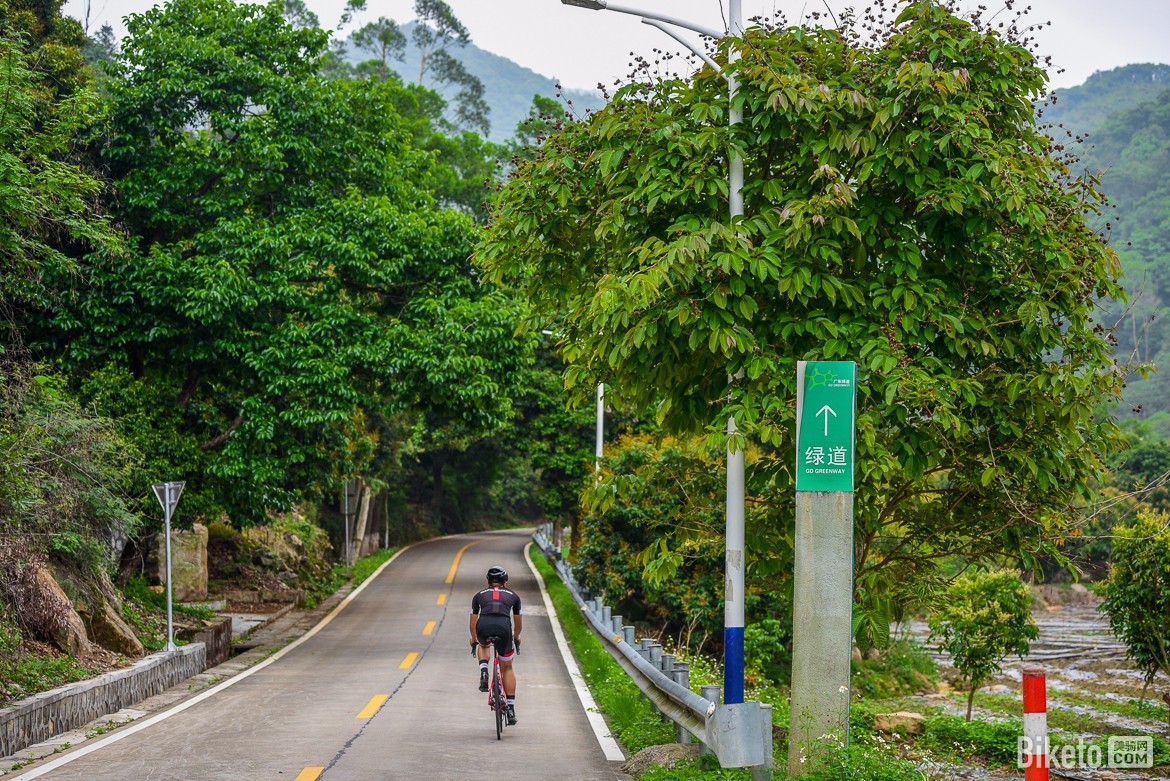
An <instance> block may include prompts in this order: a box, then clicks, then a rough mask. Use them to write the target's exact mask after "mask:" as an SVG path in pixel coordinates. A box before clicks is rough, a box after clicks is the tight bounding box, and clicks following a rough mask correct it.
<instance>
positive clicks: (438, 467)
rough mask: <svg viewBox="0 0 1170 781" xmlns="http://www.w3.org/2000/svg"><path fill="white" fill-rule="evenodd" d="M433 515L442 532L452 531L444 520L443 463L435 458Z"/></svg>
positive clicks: (432, 476)
mask: <svg viewBox="0 0 1170 781" xmlns="http://www.w3.org/2000/svg"><path fill="white" fill-rule="evenodd" d="M431 515H433V516H434V518H435V523H436V524H438V527H439V530H440V531H442V532H443V533H444V534H446V533H449V532H450V531H451V530H450V529H448V528H447V524H446V523H445V522H444V520H443V462H442V461H440V460H439V459H438V458H437V457H435V456H432V457H431Z"/></svg>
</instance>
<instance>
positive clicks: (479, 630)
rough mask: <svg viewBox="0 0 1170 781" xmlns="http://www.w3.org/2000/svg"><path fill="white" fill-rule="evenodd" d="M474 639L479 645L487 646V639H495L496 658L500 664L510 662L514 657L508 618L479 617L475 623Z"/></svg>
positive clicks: (514, 649)
mask: <svg viewBox="0 0 1170 781" xmlns="http://www.w3.org/2000/svg"><path fill="white" fill-rule="evenodd" d="M475 637H476V639H477V640H479V644H480V645H489V643H488V638H489V637H494V638H496V641H495V643H494V645H495V646H496V656H497V657H499V659H500V661H501V662H510V661H512V657H513V656H515V655H516V646H515V645H514V644H513V643H512V619H510V618H508V616H493V615H487V616H480V617H479V620H478V621H477V622H476V623H475Z"/></svg>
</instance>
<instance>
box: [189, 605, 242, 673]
mask: <svg viewBox="0 0 1170 781" xmlns="http://www.w3.org/2000/svg"><path fill="white" fill-rule="evenodd" d="M182 638H183V639H184V640H187V641H189V642H192V643H203V645H204V646H205V647H206V648H207V666H208V667H215V666H217V665H221V664H223V663H224V662H226V661H227V660H228V659H231V658H232V619H231V618H230V617H229V618H221V619H219V621H217V622H216V623H214V624H212V625H211V626H209V627H207V628H206V629H204V630H202V631H200V632H194V633H191V634H190V635H189V636H188V634H187V633H183V634H182Z"/></svg>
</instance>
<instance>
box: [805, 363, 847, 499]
mask: <svg viewBox="0 0 1170 781" xmlns="http://www.w3.org/2000/svg"><path fill="white" fill-rule="evenodd" d="M856 408H857V366H856V364H854V363H852V362H851V361H798V362H797V364H796V490H797V491H852V490H853V465H854V463H855V461H856V459H855V457H854V456H855V453H856V447H855V445H854V434H855V431H856V425H855V423H856V421H855V414H856Z"/></svg>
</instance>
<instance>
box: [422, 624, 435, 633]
mask: <svg viewBox="0 0 1170 781" xmlns="http://www.w3.org/2000/svg"><path fill="white" fill-rule="evenodd" d="M433 631H435V622H434V621H428V622H427V625H426V626H424V627H423V634H424V635H429V634H430V633H431V632H433Z"/></svg>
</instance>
